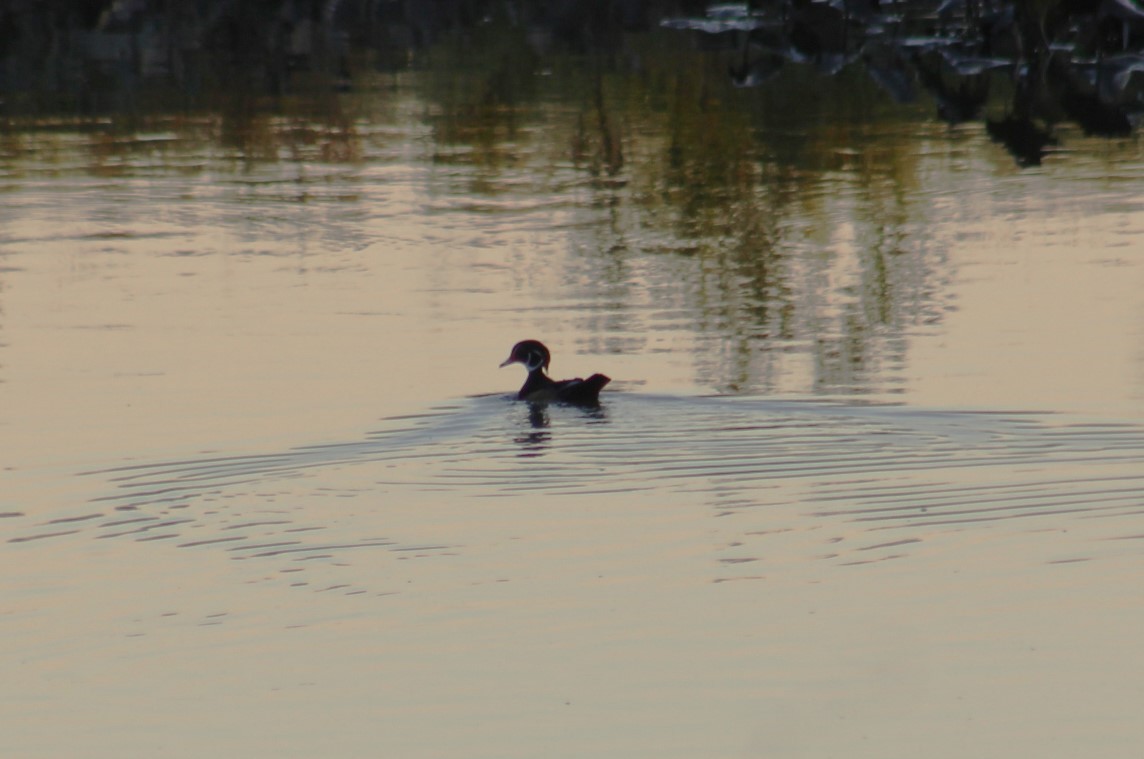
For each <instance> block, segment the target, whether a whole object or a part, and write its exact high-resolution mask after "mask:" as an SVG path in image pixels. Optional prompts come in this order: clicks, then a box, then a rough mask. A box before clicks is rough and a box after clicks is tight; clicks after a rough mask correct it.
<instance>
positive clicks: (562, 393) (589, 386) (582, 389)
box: [501, 340, 612, 406]
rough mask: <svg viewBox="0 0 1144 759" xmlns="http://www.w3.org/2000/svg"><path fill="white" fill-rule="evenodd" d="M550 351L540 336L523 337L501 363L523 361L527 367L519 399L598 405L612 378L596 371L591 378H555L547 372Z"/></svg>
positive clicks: (507, 363)
mask: <svg viewBox="0 0 1144 759" xmlns="http://www.w3.org/2000/svg"><path fill="white" fill-rule="evenodd" d="M550 360H551V355H550V354H549V352H548V348H546V347H544V343H542V342H540V341H538V340H522V341H521V342H519V343H517V344H516V345H514V346H512V353H510V354H509V357H508V358H507V359H505V361H504V363H502V364H501V366H508V365H509V364H523V365H524V368H525V369H527V370H528V379H526V380H525V381H524V385H523V386H522V387H521V388H520V392H519V393H517V394H516V397H517V399H518V400H522V401H532V402H535V403H543V402H547V401H558V402H560V403H574V404H577V405H581V406H595V405H597V404H598V403H599V402H600V390H602V389H603V387H604V385H606V384H608V383H609V382H611V381H612V380H611V378H609V377H605V376H604V375H603V374H593V375H592V376H591V377H589V378H588V379H580V378H579V377H577V378H576V379H567V380H554V379H552V378H551V377H549V376H548V375H547V374H545V373H544V370H545V369H547V368H548V363H549V361H550Z"/></svg>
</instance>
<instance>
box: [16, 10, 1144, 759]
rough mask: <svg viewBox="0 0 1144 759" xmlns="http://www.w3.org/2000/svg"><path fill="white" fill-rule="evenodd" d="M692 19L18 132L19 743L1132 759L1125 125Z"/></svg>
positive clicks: (1141, 257)
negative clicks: (809, 57) (542, 372)
mask: <svg viewBox="0 0 1144 759" xmlns="http://www.w3.org/2000/svg"><path fill="white" fill-rule="evenodd" d="M672 35H676V33H675V32H673V31H672V30H668V29H653V30H649V31H647V32H645V33H642V34H632V35H630V36H628V37H626V38H625V39H624V41H623V42H622V44H621V46H620V48H619V49H620V50H621V51H622V54H621V55H615V56H605V57H592V56H587V57H583V56H579V55H574V54H555V53H552V51H550V50H549V51H548V52H547V53H546V52H545V51H546V49H545V48H543V47H537V46H536V45H535V44H533V46H531V47H530V46H529V44H528V40H527V38H526V37H525V36H524V35H519V36H504V35H500V36H497V35H491V37H494V38H495V39H496V40H497V41H498V45H492V44H491V43H490V42H489V37H481V35H480V33H474V35H473V36H472V37H469V38H461V39H459V40H458V39H451V38H450V39H446V40H444V41H440V42H439V43H438V44H437V45H436V46H429V47H427V48H426V51H427V52H425V54H424V57H419V58H417V59H416V60H414V61H413V63H412V65H402V66H397V67H391V68H388V69H387V68H383V69H382V70H380V71H378V70H371V71H370V72H369V73H368V74H367V75H366V74H363V75H360V76H356V77H355V78H354V79H353V81H352V86H351V87H347V88H343V89H345V90H346V91H334V90H333V89H331V88H324V87H321V86H319V87H317V88H316V92H317V93H318V94H314V93H313V92H310V91H308V90H305V91H300V92H287V93H285V94H280V96H279V97H276V98H267V97H263V96H261V95H258V96H255V95H256V93H255V94H252V93H250V92H238V93H234V92H229V93H224V94H226V95H227V96H226V97H225V98H224V97H221V96H219V98H218V100H217V101H213V100H211V98H212V97H214V96H216V95H218V94H219V93H217V92H213V91H211V90H210V89H209V88H207V90H206V91H205V93H203V94H201V96H200V99H199V101H196V102H197V106H196V107H194V108H171V107H170V106H169V105H168V104H169V102H170V98H171V95H170V93H168V95H167V97H166V98H156V99H155V100H154V101H152V100H149V99H148V97H149V96H148V93H147V92H146V91H143V90H140V91H138V92H135V93H134V94H135V95H136V96H137V97H136V99H135V100H134V101H132V103H133V104H132V105H131V106H130V107H126V106H125V107H119V106H116V107H112V108H108V109H106V110H104V111H100V112H97V113H92V112H91V111H82V112H80V113H76V112H69V111H66V110H64V111H60V110H57V111H49V112H46V113H43V112H41V113H38V114H34V115H28V114H26V113H24V114H19V116H20V117H19V118H11V119H9V120H8V121H7V122H6V123H5V127H4V130H3V133H2V139H3V144H2V146H0V194H2V197H3V199H4V202H3V204H2V205H0V220H2V221H0V440H3V443H4V444H3V475H2V476H3V489H2V491H0V529H2V530H3V532H2V540H3V542H2V544H0V545H2V546H3V547H2V549H0V564H2V566H0V571H2V573H3V576H4V577H5V584H4V585H5V588H6V593H5V595H4V598H3V602H2V605H0V610H2V618H3V620H4V624H3V625H2V626H0V635H3V636H4V645H3V647H2V650H3V651H4V652H5V653H4V654H3V662H4V670H5V672H6V673H8V674H7V675H6V676H5V684H4V685H3V686H0V699H2V700H3V704H4V713H5V714H6V715H7V716H6V718H5V725H6V729H5V730H4V731H3V732H4V735H3V737H2V738H0V747H3V749H4V752H5V753H6V754H9V755H12V756H27V757H38V756H43V757H48V756H60V755H82V756H93V757H95V756H109V757H110V756H115V757H125V756H140V757H142V756H154V755H156V754H160V753H165V754H168V755H174V756H201V755H203V754H205V753H215V754H240V755H244V756H290V755H314V754H317V753H321V754H326V755H338V756H376V755H378V754H379V753H381V754H385V755H402V756H418V757H420V756H425V757H433V756H442V757H444V756H471V757H482V756H488V757H513V756H519V757H533V756H537V755H545V756H568V757H573V756H584V755H586V754H589V753H595V754H601V755H609V756H656V757H670V756H679V757H684V756H686V757H694V756H770V755H782V756H833V755H845V756H854V757H861V756H870V757H898V756H900V757H914V756H919V755H925V756H932V757H946V756H948V757H963V756H966V755H972V756H997V757H1002V756H1011V755H1012V754H1013V752H1014V751H1015V750H1017V751H1020V752H1021V753H1036V754H1037V755H1040V756H1049V757H1053V756H1057V757H1072V756H1076V755H1078V754H1081V753H1083V754H1086V755H1087V754H1095V755H1099V756H1125V757H1127V756H1135V753H1136V751H1137V750H1138V746H1139V745H1140V740H1141V738H1142V735H1141V729H1140V727H1139V720H1138V716H1137V714H1138V711H1139V709H1138V705H1139V702H1140V687H1139V683H1140V682H1141V675H1142V674H1144V673H1141V671H1140V666H1139V657H1138V656H1136V647H1137V638H1138V631H1139V629H1140V627H1141V622H1142V621H1144V620H1141V618H1140V617H1141V611H1140V609H1141V605H1140V594H1139V589H1138V582H1137V578H1138V577H1139V574H1140V569H1141V545H1142V544H1141V536H1144V521H1142V515H1144V483H1142V482H1141V480H1142V479H1144V391H1142V389H1141V388H1144V296H1142V295H1141V293H1144V246H1142V245H1141V243H1140V242H1139V240H1140V239H1141V237H1140V236H1141V233H1142V232H1144V214H1142V207H1141V199H1142V198H1144V182H1142V180H1141V179H1140V176H1141V175H1140V168H1141V166H1142V155H1141V151H1140V146H1139V140H1138V138H1137V137H1135V136H1134V135H1132V134H1129V135H1120V136H1117V137H1115V138H1106V137H1095V136H1089V135H1086V134H1085V133H1084V130H1083V129H1081V128H1080V127H1079V126H1076V125H1070V124H1069V123H1061V124H1057V125H1055V126H1054V135H1055V138H1056V139H1057V141H1058V144H1057V147H1056V148H1054V149H1053V150H1051V151H1048V152H1046V154H1045V155H1044V157H1043V158H1044V160H1043V161H1042V162H1041V165H1040V166H1023V165H1021V164H1020V163H1018V162H1017V161H1015V160H1014V156H1013V154H1012V153H1011V151H1009V150H1008V149H1007V148H1006V147H1005V146H1004V145H1002V144H1000V143H998V142H997V141H996V140H995V139H992V138H991V136H990V134H989V132H988V130H987V128H986V127H985V125H984V124H976V123H972V122H965V123H959V124H955V125H951V124H949V123H947V122H944V121H941V120H939V119H937V118H936V117H935V110H934V104H933V103H932V102H930V101H927V100H925V99H918V100H917V101H915V102H912V103H895V102H892V101H893V99H892V98H889V96H888V95H887V94H886V92H885V91H884V90H883V89H881V88H879V87H878V86H877V85H876V83H874V82H873V81H872V80H871V79H870V77H869V76H868V74H867V72H865V71H862V70H858V69H845V70H843V71H842V72H840V73H838V74H837V75H836V76H835V77H833V78H827V77H824V76H823V75H822V73H821V71H819V70H818V69H817V68H816V67H814V66H812V65H810V64H807V65H805V66H802V67H797V66H795V67H791V66H788V67H787V68H788V71H787V72H786V75H784V76H786V77H787V78H784V79H780V80H773V81H771V82H769V85H768V87H765V88H746V89H744V88H736V87H735V86H734V82H733V81H732V79H731V78H729V77H728V76H727V69H726V65H725V64H726V60H725V57H720V56H722V55H723V53H725V52H726V51H719V50H716V51H711V50H705V49H703V47H702V45H696V44H692V43H688V44H682V43H681V42H680V41H679V40H681V39H689V38H685V37H681V36H678V35H676V36H672ZM473 40H477V41H478V42H480V44H473ZM533 42H534V43H535V40H534V41H533ZM475 51H481V52H475ZM546 55H547V57H546ZM808 92H811V93H816V94H814V95H813V96H807V95H806V93H808ZM525 337H535V338H540V339H543V340H544V341H545V342H546V343H547V344H548V345H549V346H550V347H551V348H552V349H553V353H554V362H553V373H554V374H557V375H561V376H574V375H577V374H579V375H585V374H589V373H591V372H594V371H602V372H606V373H607V374H609V375H610V376H612V377H613V378H614V382H613V385H612V386H610V388H609V391H610V392H607V393H605V396H604V399H603V402H602V404H601V407H600V408H599V409H594V410H584V409H574V408H563V407H558V406H552V407H545V408H532V407H529V406H528V405H527V404H521V403H517V402H515V401H513V400H512V399H511V392H512V391H513V390H514V389H515V388H516V387H518V386H519V383H520V382H521V381H522V380H523V377H522V376H521V375H520V373H519V371H518V369H517V367H513V369H504V370H498V369H497V368H496V366H497V364H498V363H499V362H500V361H501V360H502V359H503V358H504V357H505V356H506V355H507V352H508V350H509V348H510V347H511V345H512V344H513V343H514V342H515V341H517V340H519V339H522V338H525ZM65 727H66V729H64V728H65Z"/></svg>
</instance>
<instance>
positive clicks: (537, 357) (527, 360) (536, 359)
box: [501, 340, 552, 374]
mask: <svg viewBox="0 0 1144 759" xmlns="http://www.w3.org/2000/svg"><path fill="white" fill-rule="evenodd" d="M551 360H552V356H551V355H550V354H549V353H548V349H547V348H545V347H544V343H542V342H540V341H539V340H521V341H520V342H519V343H517V344H516V345H514V346H512V352H511V353H509V354H508V358H506V359H505V360H504V361H503V362H502V363H501V366H502V367H503V366H508V365H509V364H524V368H525V369H527V370H528V371H529V373H530V374H531V373H532V372H535V371H536V370H537V369H547V368H548V362H549V361H551Z"/></svg>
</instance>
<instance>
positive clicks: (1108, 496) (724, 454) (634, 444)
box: [9, 393, 1144, 594]
mask: <svg viewBox="0 0 1144 759" xmlns="http://www.w3.org/2000/svg"><path fill="white" fill-rule="evenodd" d="M82 476H84V477H86V478H93V479H95V480H97V481H101V482H103V483H104V486H105V487H106V492H104V493H102V494H100V495H98V496H96V497H94V498H93V499H92V500H91V501H90V503H89V504H88V508H87V509H84V510H83V511H82V512H80V513H77V514H74V515H66V516H62V517H59V518H56V519H53V520H51V521H48V522H44V523H41V524H38V525H29V526H27V529H26V530H24V531H23V532H22V534H18V535H16V536H14V537H11V538H9V540H10V542H14V543H27V542H31V541H37V540H42V539H47V538H62V537H64V536H71V537H72V538H73V539H74V537H75V536H76V535H84V534H87V535H90V536H92V537H96V538H100V539H130V540H137V541H163V540H168V541H170V542H171V544H172V545H173V546H176V547H178V548H180V549H183V550H197V551H221V552H222V555H224V556H227V557H229V558H231V559H236V560H245V561H256V560H260V561H275V562H278V563H279V570H278V571H279V572H280V573H283V575H282V576H283V577H287V576H288V577H289V578H290V584H291V585H292V586H299V587H310V588H312V589H315V590H320V591H322V592H326V591H330V590H337V591H339V592H344V593H352V594H361V593H364V592H367V588H366V587H364V586H365V585H367V584H368V583H366V581H365V579H364V578H362V577H360V576H356V577H355V578H354V579H353V581H350V582H335V581H333V580H331V579H329V578H326V577H321V578H320V580H319V579H318V576H317V575H316V574H315V571H316V570H315V568H316V567H319V566H325V567H327V568H330V567H343V568H344V567H350V566H353V565H354V564H355V562H358V561H361V557H362V556H370V557H372V558H371V559H370V560H371V561H374V562H379V561H380V562H381V563H382V564H383V565H384V566H389V567H390V568H391V569H392V567H393V566H394V565H393V564H392V562H396V561H407V560H411V559H412V560H423V559H432V558H441V557H448V556H458V555H461V554H463V553H464V552H465V551H466V550H467V548H466V546H465V545H461V544H454V543H452V542H450V541H433V540H432V536H431V533H432V530H431V525H432V523H433V520H434V518H435V516H434V514H435V512H436V510H437V509H438V507H439V505H440V504H441V503H442V500H441V499H446V500H447V501H448V502H456V501H463V500H465V499H488V498H496V499H531V501H535V502H536V503H538V504H539V503H547V502H546V501H538V500H537V499H539V498H547V497H549V496H565V497H575V498H579V499H585V501H584V502H591V503H595V504H605V505H607V506H608V507H610V508H613V509H615V510H616V512H617V513H622V512H624V510H626V509H630V508H635V507H634V506H633V505H632V504H633V503H635V501H634V500H633V499H638V500H639V503H641V504H644V503H652V504H655V503H661V502H667V501H668V500H670V499H673V498H677V497H681V498H683V499H684V502H685V503H687V504H690V505H691V507H692V508H699V509H703V510H707V512H708V513H709V515H710V516H712V517H719V518H725V519H726V518H729V519H732V520H733V523H734V525H736V526H730V527H727V528H723V529H724V531H725V532H730V533H732V534H737V535H738V536H739V537H738V538H736V539H734V540H730V541H728V543H727V546H726V547H725V548H723V549H720V551H719V552H718V555H717V556H715V557H714V563H715V564H716V565H718V566H719V567H720V569H719V570H718V572H717V577H715V581H723V580H728V579H746V578H752V577H753V578H758V577H762V576H763V575H762V574H756V573H752V574H750V575H743V574H742V571H741V570H742V569H744V568H746V567H747V566H752V565H753V566H758V565H759V560H760V559H761V557H762V556H763V555H764V554H765V553H766V552H764V551H762V550H761V548H760V544H759V541H761V540H765V541H767V544H768V546H771V547H772V548H770V549H768V550H772V551H773V547H774V546H780V545H781V546H783V547H785V548H787V549H790V548H791V547H792V546H798V548H797V549H796V550H795V552H796V553H800V552H801V554H802V555H803V558H804V559H807V560H814V561H823V560H826V561H829V562H832V563H835V564H837V565H839V566H851V567H852V566H859V565H866V564H869V563H871V562H879V561H885V560H888V559H902V558H906V557H908V556H911V555H915V554H916V553H917V552H918V551H921V550H924V548H925V545H926V544H927V542H929V541H931V539H933V538H934V537H935V536H936V535H938V534H940V533H941V532H942V531H948V530H959V531H964V530H966V529H973V530H989V529H994V528H995V526H996V525H997V524H998V523H1023V524H1032V523H1033V520H1041V521H1042V522H1044V523H1045V524H1046V526H1048V527H1050V528H1052V529H1057V530H1064V529H1067V528H1075V527H1076V525H1077V524H1078V520H1095V519H1101V520H1104V522H1103V523H1102V528H1101V529H1102V530H1103V532H1102V533H1101V534H1100V535H1099V536H1096V537H1099V538H1100V539H1102V540H1105V541H1107V540H1109V539H1116V540H1119V541H1120V544H1122V545H1129V544H1131V545H1136V543H1134V542H1132V541H1129V540H1128V539H1130V538H1138V537H1139V535H1140V534H1141V531H1142V525H1141V521H1144V428H1142V427H1140V426H1137V425H1133V424H1120V423H1116V424H1109V423H1094V422H1091V421H1085V420H1072V419H1069V418H1065V417H1060V416H1056V415H1052V414H1029V413H1006V412H996V413H967V412H952V411H951V412H945V411H927V410H919V409H911V408H907V407H894V406H875V405H870V406H855V405H842V404H834V403H825V402H796V401H779V400H761V399H743V398H737V399H732V398H663V397H654V396H647V395H640V394H634V393H632V394H626V393H625V394H613V395H612V396H611V397H610V398H609V399H608V402H607V403H606V404H605V405H604V407H603V408H601V409H599V410H592V411H583V410H578V409H569V408H556V407H554V408H544V409H539V408H529V407H527V406H525V405H524V404H519V403H516V402H512V401H510V400H509V399H506V398H504V397H500V396H486V397H479V398H473V399H468V400H466V401H464V402H460V403H454V404H450V405H447V406H442V407H441V408H438V409H433V410H431V411H430V412H428V413H425V414H420V415H413V416H408V417H404V418H395V419H391V420H388V422H387V423H386V426H385V427H384V428H382V429H380V430H377V431H376V432H374V433H371V434H370V435H368V436H366V437H364V438H363V439H360V440H355V441H350V442H338V443H327V444H321V445H312V446H306V447H300V448H295V449H291V450H287V451H282V452H277V453H267V454H258V455H236V456H211V457H200V458H187V459H180V460H172V461H159V462H154V463H144V464H131V465H127V466H120V467H113V468H107V469H101V470H96V471H88V472H84V473H83V475H82ZM531 501H530V503H531ZM477 502H478V501H474V503H477ZM480 502H483V501H480ZM411 510H412V511H411ZM397 512H401V513H402V514H403V516H401V517H400V518H394V519H392V520H391V519H389V517H390V516H393V515H395V514H396V513H397ZM493 513H495V507H494V512H493ZM410 514H413V517H411V516H410ZM1109 520H1118V521H1109ZM422 522H423V524H420V523H422ZM61 525H66V526H67V529H60V526H61ZM413 526H416V527H417V529H414V528H413ZM426 526H428V527H426ZM423 527H424V528H425V529H421V528H423ZM824 527H826V528H828V530H829V531H832V534H831V535H826V536H823V535H822V534H821V533H820V531H821V529H822V528H824ZM887 530H893V531H896V534H894V535H892V536H890V537H888V538H887V537H886V536H885V531H887ZM402 531H404V532H407V533H418V534H419V536H420V537H418V538H417V539H414V538H409V539H404V538H402V537H400V535H397V533H400V532H402ZM426 531H428V533H429V540H428V541H426V540H425V536H426ZM381 533H386V534H385V535H382V534H381ZM389 533H393V534H389ZM833 533H838V534H833ZM865 533H869V534H870V536H871V538H873V539H872V540H863V539H861V536H862V535H863V534H865ZM875 534H882V535H883V537H880V538H874V535H875ZM808 536H813V538H810V537H808ZM775 541H782V542H781V543H775ZM799 541H802V543H799ZM824 545H826V546H829V548H828V549H827V550H823V546H824ZM1109 545H1111V544H1109ZM1088 547H1090V546H1088ZM1080 548H1081V547H1080V546H1079V545H1078V546H1077V549H1078V550H1080ZM381 557H384V558H381ZM1085 558H1089V557H1085ZM1077 560H1080V559H1078V558H1076V557H1073V558H1071V559H1068V561H1077ZM1060 561H1064V560H1057V561H1056V563H1059V562H1060ZM282 562H286V565H285V566H282ZM303 562H304V564H303ZM303 568H304V569H305V570H306V571H307V572H309V573H310V575H311V576H313V577H314V578H315V579H314V580H313V581H311V580H303V579H299V578H298V575H297V572H299V571H302V569H303ZM285 573H290V574H289V575H286V574H285ZM368 592H373V591H372V590H368ZM387 592H390V591H387Z"/></svg>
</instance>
